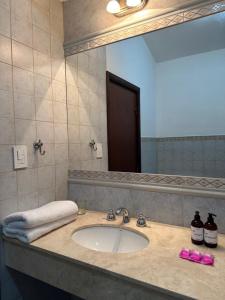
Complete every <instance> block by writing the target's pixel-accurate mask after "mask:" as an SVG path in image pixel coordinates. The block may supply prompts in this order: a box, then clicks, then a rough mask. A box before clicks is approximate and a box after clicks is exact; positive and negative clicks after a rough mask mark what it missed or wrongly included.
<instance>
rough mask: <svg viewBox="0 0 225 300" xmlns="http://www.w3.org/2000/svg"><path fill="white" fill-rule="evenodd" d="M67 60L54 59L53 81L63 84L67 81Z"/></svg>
mask: <svg viewBox="0 0 225 300" xmlns="http://www.w3.org/2000/svg"><path fill="white" fill-rule="evenodd" d="M65 69H66V66H65V59H64V58H63V59H59V58H58V59H56V58H54V59H52V79H53V80H58V81H61V82H64V83H65V81H66V76H65Z"/></svg>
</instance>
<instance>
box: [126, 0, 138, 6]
mask: <svg viewBox="0 0 225 300" xmlns="http://www.w3.org/2000/svg"><path fill="white" fill-rule="evenodd" d="M126 4H127V6H129V7H135V6H138V5H140V4H141V0H126Z"/></svg>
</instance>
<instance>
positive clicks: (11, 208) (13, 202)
mask: <svg viewBox="0 0 225 300" xmlns="http://www.w3.org/2000/svg"><path fill="white" fill-rule="evenodd" d="M17 209H18V206H17V198H16V197H15V198H11V199H7V200H4V201H0V219H1V220H2V219H3V218H4V217H6V216H7V215H9V214H11V213H13V212H15V211H17Z"/></svg>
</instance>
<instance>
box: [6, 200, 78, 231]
mask: <svg viewBox="0 0 225 300" xmlns="http://www.w3.org/2000/svg"><path fill="white" fill-rule="evenodd" d="M77 212H78V207H77V204H76V203H75V202H73V201H69V200H64V201H54V202H50V203H48V204H46V205H43V206H41V207H39V208H36V209H32V210H27V211H23V212H16V213H12V214H10V215H8V216H7V217H6V218H5V219H4V220H3V226H7V227H8V228H9V227H12V228H22V229H26V228H27V229H28V228H34V227H37V226H41V225H44V224H46V223H51V222H55V221H57V220H60V219H63V218H65V217H69V216H71V215H74V214H77Z"/></svg>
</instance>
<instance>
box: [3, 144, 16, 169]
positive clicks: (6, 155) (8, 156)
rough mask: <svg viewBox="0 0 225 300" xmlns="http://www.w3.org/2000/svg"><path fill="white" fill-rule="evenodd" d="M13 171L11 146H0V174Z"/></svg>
mask: <svg viewBox="0 0 225 300" xmlns="http://www.w3.org/2000/svg"><path fill="white" fill-rule="evenodd" d="M12 170H13V158H12V146H10V145H0V172H9V171H12Z"/></svg>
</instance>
